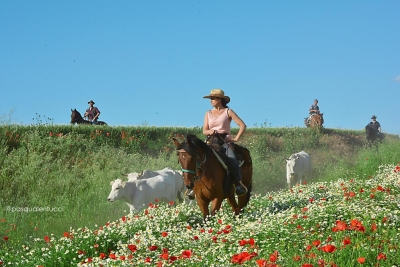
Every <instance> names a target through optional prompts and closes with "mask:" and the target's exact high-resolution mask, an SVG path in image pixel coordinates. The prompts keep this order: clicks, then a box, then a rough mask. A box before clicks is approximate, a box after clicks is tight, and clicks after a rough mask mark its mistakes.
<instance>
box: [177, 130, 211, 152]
mask: <svg viewBox="0 0 400 267" xmlns="http://www.w3.org/2000/svg"><path fill="white" fill-rule="evenodd" d="M186 140H187V141H184V142H182V143H181V144H180V145H179V146H178V147H177V150H179V149H183V150H185V151H186V152H187V153H189V155H191V156H196V155H197V150H196V147H200V148H201V150H203V152H204V153H207V152H209V151H211V148H209V147H208V145H207V144H206V143H204V142H203V141H202V140H200V139H199V138H197V137H196V136H195V135H194V134H188V135H187V136H186ZM188 141H189V142H190V143H192V144H193V146H191V145H190V144H189V143H188Z"/></svg>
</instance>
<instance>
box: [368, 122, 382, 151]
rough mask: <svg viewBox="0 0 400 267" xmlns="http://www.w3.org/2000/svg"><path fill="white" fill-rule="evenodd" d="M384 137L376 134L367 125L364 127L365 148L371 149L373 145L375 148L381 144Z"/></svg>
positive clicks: (378, 133)
mask: <svg viewBox="0 0 400 267" xmlns="http://www.w3.org/2000/svg"><path fill="white" fill-rule="evenodd" d="M384 138H385V136H384V135H383V134H382V133H380V132H378V130H376V129H375V128H372V127H371V126H369V125H367V126H365V146H366V147H372V146H373V145H374V146H375V148H377V146H378V143H379V142H382V141H383V139H384Z"/></svg>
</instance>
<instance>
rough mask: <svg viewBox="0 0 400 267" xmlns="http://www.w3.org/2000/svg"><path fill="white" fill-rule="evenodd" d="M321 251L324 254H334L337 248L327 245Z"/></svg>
mask: <svg viewBox="0 0 400 267" xmlns="http://www.w3.org/2000/svg"><path fill="white" fill-rule="evenodd" d="M321 249H322V251H323V252H327V253H332V252H334V251H335V250H336V247H335V246H334V245H325V246H323V247H321Z"/></svg>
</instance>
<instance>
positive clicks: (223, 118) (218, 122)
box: [208, 108, 232, 141]
mask: <svg viewBox="0 0 400 267" xmlns="http://www.w3.org/2000/svg"><path fill="white" fill-rule="evenodd" d="M228 110H229V108H226V109H225V110H224V112H222V113H221V114H220V115H219V116H216V117H214V116H213V115H212V111H211V110H210V111H208V128H209V129H210V130H215V131H217V133H225V134H227V135H226V137H225V141H229V140H231V120H232V119H231V118H230V117H229V115H228Z"/></svg>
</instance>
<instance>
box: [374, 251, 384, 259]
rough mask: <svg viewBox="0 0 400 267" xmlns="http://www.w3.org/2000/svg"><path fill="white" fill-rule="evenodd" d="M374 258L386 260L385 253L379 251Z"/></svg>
mask: <svg viewBox="0 0 400 267" xmlns="http://www.w3.org/2000/svg"><path fill="white" fill-rule="evenodd" d="M376 258H377V260H386V254H384V253H382V252H380V253H379V254H378V256H377V257H376Z"/></svg>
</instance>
